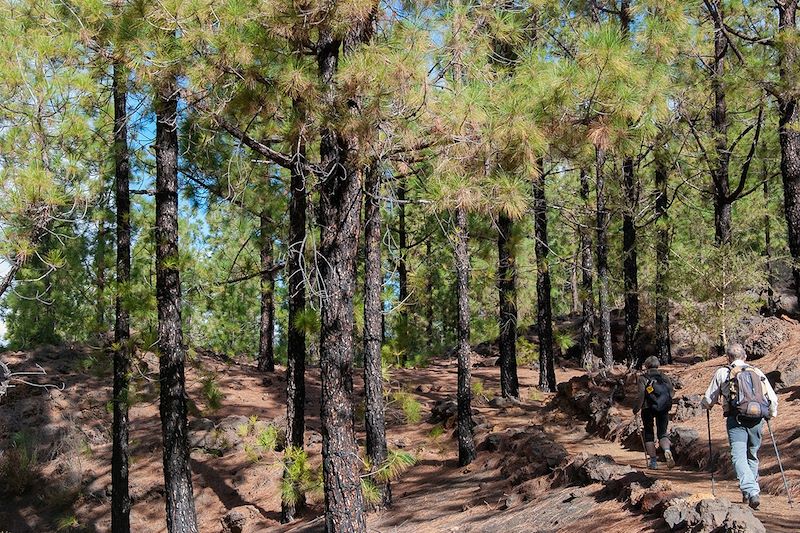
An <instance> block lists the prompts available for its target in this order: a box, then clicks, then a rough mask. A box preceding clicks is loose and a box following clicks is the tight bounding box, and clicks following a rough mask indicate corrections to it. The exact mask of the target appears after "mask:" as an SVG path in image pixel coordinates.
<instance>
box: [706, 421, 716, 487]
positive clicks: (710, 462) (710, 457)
mask: <svg viewBox="0 0 800 533" xmlns="http://www.w3.org/2000/svg"><path fill="white" fill-rule="evenodd" d="M706 422H707V423H708V469H709V470H710V471H711V494H712V495H713V496H714V497H715V498H716V497H717V482H716V481H714V464H713V463H714V452H713V451H712V450H711V410H710V409H706Z"/></svg>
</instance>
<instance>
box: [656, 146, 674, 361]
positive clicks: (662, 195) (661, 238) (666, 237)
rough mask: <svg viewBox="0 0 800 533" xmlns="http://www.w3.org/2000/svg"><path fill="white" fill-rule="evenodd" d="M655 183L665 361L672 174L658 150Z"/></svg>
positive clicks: (660, 346) (663, 356)
mask: <svg viewBox="0 0 800 533" xmlns="http://www.w3.org/2000/svg"><path fill="white" fill-rule="evenodd" d="M655 157H656V161H655V163H656V168H655V182H656V191H657V194H658V196H657V197H656V206H655V207H656V217H658V220H657V224H658V226H657V228H658V229H657V231H656V233H657V236H656V281H655V312H656V324H655V329H656V356H657V357H658V359H659V361H661V363H662V364H669V363H672V343H671V341H670V336H669V293H668V291H669V250H670V233H671V229H670V223H669V218H668V213H667V206H668V204H667V200H668V199H667V181H668V178H669V173H668V171H667V167H666V165H665V161H664V155H663V154H661V153H660V152H656V156H655Z"/></svg>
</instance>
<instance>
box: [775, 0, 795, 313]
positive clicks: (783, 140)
mask: <svg viewBox="0 0 800 533" xmlns="http://www.w3.org/2000/svg"><path fill="white" fill-rule="evenodd" d="M777 4H778V16H779V19H778V31H779V32H780V33H787V34H789V35H790V38H789V39H788V40H787V42H786V44H784V46H783V47H781V48H779V55H778V66H779V68H778V70H779V76H780V82H781V86H782V87H783V91H784V92H782V93H781V94H780V95H779V97H778V113H779V115H780V116H779V119H778V139H779V143H780V147H781V178H782V179H783V196H784V214H785V217H786V225H787V229H788V235H787V240H788V241H789V252H790V253H791V255H792V276H793V278H794V290H795V294H796V295H797V297H798V301H800V108H799V107H798V105H797V103H798V101H797V96H796V91H795V90H794V88H795V87H796V85H797V77H796V76H797V74H796V73H797V67H798V63H799V61H798V59H799V58H800V53H798V47H797V44H796V40H797V4H798V2H797V0H787V1H785V2H783V3H777Z"/></svg>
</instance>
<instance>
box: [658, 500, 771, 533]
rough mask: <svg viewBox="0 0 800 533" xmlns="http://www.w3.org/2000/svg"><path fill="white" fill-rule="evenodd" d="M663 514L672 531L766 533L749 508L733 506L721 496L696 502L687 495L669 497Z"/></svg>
mask: <svg viewBox="0 0 800 533" xmlns="http://www.w3.org/2000/svg"><path fill="white" fill-rule="evenodd" d="M663 516H664V521H666V523H667V525H668V526H669V527H670V529H672V530H685V531H692V532H694V533H712V532H720V531H721V532H726V533H727V532H737V533H744V532H748V533H766V529H765V528H764V525H763V524H762V523H761V521H760V520H758V518H756V517H755V515H753V512H752V511H751V510H750V508H749V507H745V506H743V505H735V504H733V503H731V502H730V501H729V500H726V499H723V498H718V499H717V498H706V499H702V500H700V501H696V500H695V499H692V498H691V497H685V498H677V499H673V500H672V501H671V502H669V504H668V506H667V508H666V509H665V511H664V515H663Z"/></svg>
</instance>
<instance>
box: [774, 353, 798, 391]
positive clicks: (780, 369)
mask: <svg viewBox="0 0 800 533" xmlns="http://www.w3.org/2000/svg"><path fill="white" fill-rule="evenodd" d="M767 379H768V380H769V382H770V383H771V384H772V386H773V387H774V388H775V390H780V389H783V388H786V387H792V386H794V385H798V384H800V359H798V358H796V357H793V358H791V359H786V360H783V361H781V362H780V363H778V366H777V368H776V369H775V370H774V371H772V372H769V373H768V374H767Z"/></svg>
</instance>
